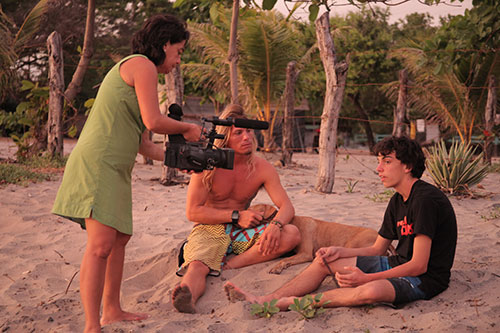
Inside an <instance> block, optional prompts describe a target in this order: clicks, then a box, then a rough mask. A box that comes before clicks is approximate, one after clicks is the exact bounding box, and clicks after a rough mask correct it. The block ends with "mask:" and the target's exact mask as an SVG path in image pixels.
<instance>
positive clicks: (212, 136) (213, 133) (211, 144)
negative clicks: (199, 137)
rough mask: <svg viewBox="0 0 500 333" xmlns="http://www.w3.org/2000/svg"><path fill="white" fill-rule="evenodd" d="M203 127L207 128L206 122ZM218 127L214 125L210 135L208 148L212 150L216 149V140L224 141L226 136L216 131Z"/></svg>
mask: <svg viewBox="0 0 500 333" xmlns="http://www.w3.org/2000/svg"><path fill="white" fill-rule="evenodd" d="M203 127H205V121H203ZM215 128H216V125H215V124H213V123H212V129H211V130H210V132H209V133H208V135H207V137H208V143H207V148H209V149H212V148H213V147H214V141H215V139H224V134H218V133H217V132H216V131H215ZM215 148H217V147H215Z"/></svg>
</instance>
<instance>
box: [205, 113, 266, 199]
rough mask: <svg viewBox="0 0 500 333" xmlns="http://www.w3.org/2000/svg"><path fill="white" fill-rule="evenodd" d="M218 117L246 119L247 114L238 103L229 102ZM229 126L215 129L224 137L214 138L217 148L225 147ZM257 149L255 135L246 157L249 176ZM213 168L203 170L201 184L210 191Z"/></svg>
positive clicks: (253, 168)
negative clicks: (247, 157)
mask: <svg viewBox="0 0 500 333" xmlns="http://www.w3.org/2000/svg"><path fill="white" fill-rule="evenodd" d="M219 118H220V119H227V118H233V119H236V118H237V119H248V118H247V116H246V115H245V110H243V107H241V105H239V104H229V105H228V106H226V108H225V109H224V111H222V113H221V114H220V116H219ZM231 128H232V126H217V127H216V130H217V133H218V134H223V135H224V139H216V140H215V142H214V145H215V146H216V147H218V148H227V144H228V142H229V138H230V136H231ZM256 149H257V141H256V140H255V137H254V139H253V141H252V152H251V153H250V158H249V159H248V167H249V168H248V170H249V172H248V175H247V177H249V176H250V175H251V174H252V173H253V171H254V170H255V164H254V156H255V150H256ZM214 174H215V170H205V171H203V185H204V186H205V188H206V189H207V190H208V191H210V190H211V189H212V182H213V178H214Z"/></svg>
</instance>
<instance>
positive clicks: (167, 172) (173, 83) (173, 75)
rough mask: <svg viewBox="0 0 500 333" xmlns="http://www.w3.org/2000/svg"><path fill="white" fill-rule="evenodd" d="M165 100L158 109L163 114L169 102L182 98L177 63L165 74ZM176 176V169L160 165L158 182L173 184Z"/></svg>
mask: <svg viewBox="0 0 500 333" xmlns="http://www.w3.org/2000/svg"><path fill="white" fill-rule="evenodd" d="M164 87H165V90H164V92H165V94H166V96H165V97H166V98H165V102H164V103H162V105H161V107H160V110H161V111H162V113H163V114H167V113H168V106H170V105H171V104H174V103H176V104H179V105H182V98H183V95H184V81H183V79H182V73H181V67H180V66H179V65H177V66H175V68H174V69H173V70H172V71H171V72H170V73H168V74H166V75H165V86H164ZM167 140H168V135H164V136H163V149H165V147H166V142H167ZM176 177H177V169H175V168H170V167H168V166H166V165H162V169H161V177H160V184H162V185H166V186H168V185H175V184H177V182H176V181H175V180H174V179H175V178H176Z"/></svg>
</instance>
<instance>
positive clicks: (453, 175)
mask: <svg viewBox="0 0 500 333" xmlns="http://www.w3.org/2000/svg"><path fill="white" fill-rule="evenodd" d="M425 152H426V154H427V161H426V166H427V171H428V172H429V174H430V176H431V178H432V180H433V181H434V183H435V184H436V185H437V186H438V187H439V188H440V189H441V190H443V191H444V192H447V193H451V194H460V193H470V188H471V187H472V186H474V185H476V184H478V183H479V182H480V181H481V180H483V179H484V177H486V175H487V174H488V170H489V166H488V165H484V164H483V163H482V162H481V161H482V158H483V153H480V154H479V155H478V156H476V157H474V153H475V152H476V148H474V147H473V146H472V145H471V144H470V143H467V144H466V143H463V142H458V141H453V142H452V144H451V147H450V150H449V151H448V150H447V149H446V145H445V143H444V141H443V140H441V142H440V143H439V144H437V145H436V146H433V147H430V148H429V149H425Z"/></svg>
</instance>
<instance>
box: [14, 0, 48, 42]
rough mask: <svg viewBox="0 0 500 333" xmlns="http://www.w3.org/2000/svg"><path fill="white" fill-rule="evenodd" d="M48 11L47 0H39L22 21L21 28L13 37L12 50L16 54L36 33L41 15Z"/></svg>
mask: <svg viewBox="0 0 500 333" xmlns="http://www.w3.org/2000/svg"><path fill="white" fill-rule="evenodd" d="M47 10H48V0H40V1H39V2H38V3H37V4H36V6H35V7H33V9H32V10H31V11H30V12H29V14H28V16H26V18H25V19H24V22H23V24H22V25H21V28H20V29H19V31H18V32H17V34H16V36H15V37H14V43H13V46H14V50H15V51H16V52H18V51H19V50H20V49H22V48H23V47H24V46H25V45H26V43H27V42H28V41H29V40H30V39H31V37H33V35H34V34H35V33H36V32H37V30H38V28H39V26H40V22H41V20H42V17H43V15H45V13H46V12H47Z"/></svg>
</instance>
